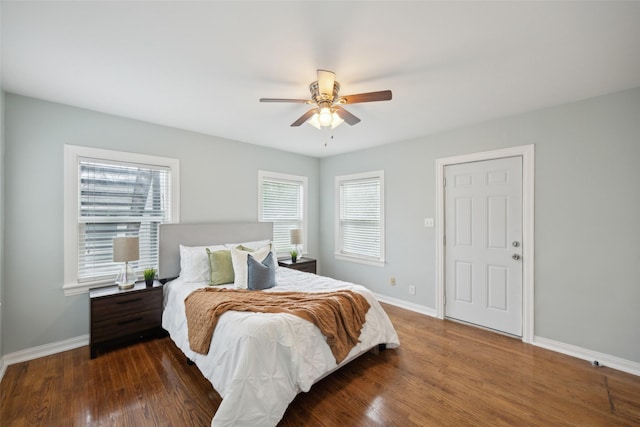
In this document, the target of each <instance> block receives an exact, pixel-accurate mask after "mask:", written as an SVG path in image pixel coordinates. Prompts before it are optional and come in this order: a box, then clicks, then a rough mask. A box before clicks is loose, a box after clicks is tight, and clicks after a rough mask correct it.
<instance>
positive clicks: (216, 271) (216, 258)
mask: <svg viewBox="0 0 640 427" xmlns="http://www.w3.org/2000/svg"><path fill="white" fill-rule="evenodd" d="M207 254H208V255H209V267H210V269H211V278H210V280H209V285H225V284H227V283H233V281H234V279H235V276H234V274H233V264H232V263H231V251H229V250H221V251H215V252H211V251H210V250H209V249H208V248H207Z"/></svg>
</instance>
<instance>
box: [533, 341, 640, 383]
mask: <svg viewBox="0 0 640 427" xmlns="http://www.w3.org/2000/svg"><path fill="white" fill-rule="evenodd" d="M533 345H535V346H538V347H542V348H546V349H547V350H551V351H555V352H558V353H562V354H566V355H568V356H573V357H576V358H578V359H583V360H586V361H589V362H594V361H597V362H598V364H599V365H600V366H607V367H609V368H613V369H617V370H619V371H624V372H628V373H630V374H633V375H639V376H640V363H638V362H633V361H631V360H626V359H621V358H619V357H616V356H611V355H609V354H605V353H600V352H597V351H593V350H589V349H586V348H581V347H577V346H575V345H571V344H565V343H563V342H559V341H554V340H550V339H548V338H543V337H538V336H536V337H534V339H533Z"/></svg>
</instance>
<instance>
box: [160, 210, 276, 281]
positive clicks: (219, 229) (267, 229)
mask: <svg viewBox="0 0 640 427" xmlns="http://www.w3.org/2000/svg"><path fill="white" fill-rule="evenodd" d="M267 239H269V240H271V239H273V223H271V222H228V223H225V222H216V223H207V224H161V225H160V253H159V255H160V259H159V263H160V267H159V271H158V278H159V279H161V280H163V279H173V278H175V277H178V275H179V274H180V245H184V246H207V245H220V244H224V243H240V242H250V241H254V240H267Z"/></svg>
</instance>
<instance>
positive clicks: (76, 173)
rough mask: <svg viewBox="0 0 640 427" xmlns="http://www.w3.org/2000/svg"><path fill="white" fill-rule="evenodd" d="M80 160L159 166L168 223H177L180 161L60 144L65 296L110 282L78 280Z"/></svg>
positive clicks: (80, 292)
mask: <svg viewBox="0 0 640 427" xmlns="http://www.w3.org/2000/svg"><path fill="white" fill-rule="evenodd" d="M83 160H89V161H97V162H101V161H102V162H108V163H111V164H122V165H142V166H145V167H149V166H151V167H154V166H156V167H162V168H167V169H169V170H170V173H171V185H170V192H171V206H170V210H171V222H180V160H179V159H173V158H169V157H159V156H151V155H147V154H139V153H129V152H124V151H115V150H105V149H101V148H93V147H83V146H79V145H68V144H65V145H64V227H63V229H64V282H63V286H62V288H63V291H64V294H65V296H70V295H78V294H82V293H85V292H88V290H89V289H90V288H95V287H100V286H109V285H112V284H114V283H112V282H111V281H108V282H105V281H104V280H95V281H89V282H83V283H79V282H78V228H79V227H78V224H79V221H78V220H79V209H80V205H79V203H80V200H79V187H80V162H81V161H83Z"/></svg>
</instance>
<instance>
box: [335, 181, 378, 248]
mask: <svg viewBox="0 0 640 427" xmlns="http://www.w3.org/2000/svg"><path fill="white" fill-rule="evenodd" d="M380 188H381V180H380V178H379V177H376V178H366V179H356V180H345V181H341V182H340V184H339V203H340V239H341V245H340V253H342V254H345V255H356V256H360V257H367V258H373V259H380V258H381V257H382V247H381V233H382V230H381V203H380V194H381V191H380Z"/></svg>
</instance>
